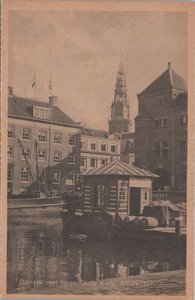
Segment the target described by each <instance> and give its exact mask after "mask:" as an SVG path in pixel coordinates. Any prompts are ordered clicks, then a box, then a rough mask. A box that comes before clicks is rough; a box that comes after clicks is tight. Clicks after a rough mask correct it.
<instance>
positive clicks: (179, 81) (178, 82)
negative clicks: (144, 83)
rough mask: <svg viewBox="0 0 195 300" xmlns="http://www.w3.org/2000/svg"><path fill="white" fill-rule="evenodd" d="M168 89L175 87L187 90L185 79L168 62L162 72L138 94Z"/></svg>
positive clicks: (155, 92) (146, 94)
mask: <svg viewBox="0 0 195 300" xmlns="http://www.w3.org/2000/svg"><path fill="white" fill-rule="evenodd" d="M169 89H177V90H180V91H186V90H187V87H186V82H185V80H184V79H183V78H182V77H181V76H179V75H178V74H177V73H176V72H175V71H174V70H173V69H172V67H171V64H170V63H169V66H168V69H167V70H166V71H165V72H163V73H162V74H161V75H160V76H159V77H158V78H157V79H155V80H154V81H153V82H152V83H151V84H150V85H149V86H148V87H147V88H145V89H144V90H143V91H142V92H141V93H140V94H139V95H140V96H148V95H153V94H157V93H159V92H161V91H165V90H169Z"/></svg>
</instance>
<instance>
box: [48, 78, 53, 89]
mask: <svg viewBox="0 0 195 300" xmlns="http://www.w3.org/2000/svg"><path fill="white" fill-rule="evenodd" d="M48 88H49V89H50V90H52V80H51V79H50V81H49V86H48Z"/></svg>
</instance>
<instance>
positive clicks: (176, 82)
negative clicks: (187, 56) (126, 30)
mask: <svg viewBox="0 0 195 300" xmlns="http://www.w3.org/2000/svg"><path fill="white" fill-rule="evenodd" d="M135 159H136V163H137V165H139V166H142V167H145V168H147V169H149V170H150V171H152V172H154V173H156V174H158V175H160V179H158V180H155V181H154V189H161V190H163V189H172V190H185V189H186V167H187V166H186V163H187V88H186V83H185V81H184V79H183V78H181V77H180V76H179V75H178V74H177V73H176V72H175V71H174V70H173V69H172V67H171V65H170V63H169V64H168V69H167V70H165V72H163V73H162V74H161V75H160V76H159V77H158V78H157V79H156V80H155V81H153V82H152V83H151V84H150V85H149V86H148V87H147V88H146V89H144V91H143V92H141V93H140V94H138V115H137V117H136V118H135Z"/></svg>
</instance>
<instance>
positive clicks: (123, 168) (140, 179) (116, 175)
mask: <svg viewBox="0 0 195 300" xmlns="http://www.w3.org/2000/svg"><path fill="white" fill-rule="evenodd" d="M155 177H158V175H155V174H153V173H151V172H150V171H148V170H146V169H140V168H138V167H136V166H135V165H133V164H131V165H129V164H126V163H124V162H122V161H120V160H114V161H112V162H111V163H109V164H107V165H105V166H102V167H100V168H96V169H93V170H89V171H86V172H85V173H83V181H84V197H83V198H84V199H83V213H85V212H88V213H90V212H101V211H102V212H106V213H108V214H109V215H115V214H116V213H118V215H119V216H129V215H134V216H139V215H141V214H142V211H143V208H144V206H146V205H149V204H150V203H151V200H152V179H153V178H155Z"/></svg>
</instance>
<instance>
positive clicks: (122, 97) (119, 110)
mask: <svg viewBox="0 0 195 300" xmlns="http://www.w3.org/2000/svg"><path fill="white" fill-rule="evenodd" d="M129 131H130V119H129V102H128V100H127V86H126V79H125V72H124V67H123V64H122V63H120V65H119V69H118V73H117V78H116V84H115V93H114V101H113V102H112V105H111V119H110V120H109V134H117V133H123V132H129Z"/></svg>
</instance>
